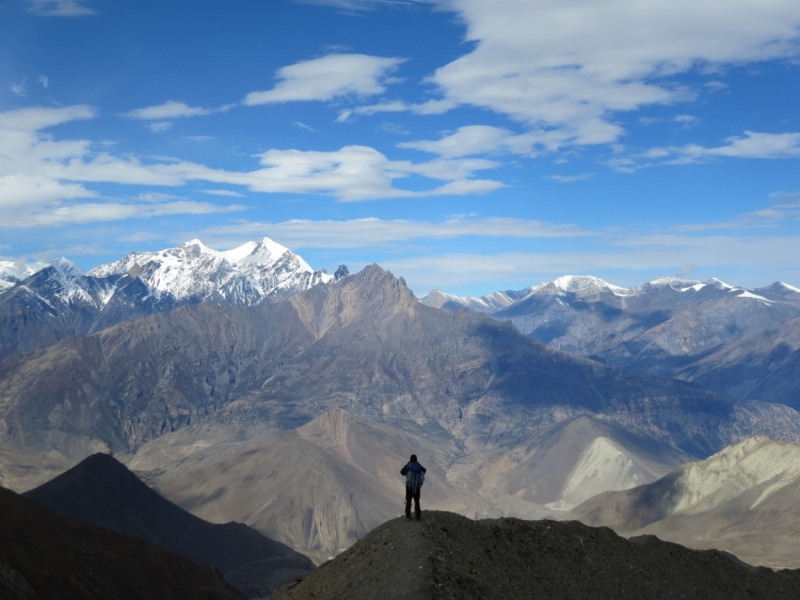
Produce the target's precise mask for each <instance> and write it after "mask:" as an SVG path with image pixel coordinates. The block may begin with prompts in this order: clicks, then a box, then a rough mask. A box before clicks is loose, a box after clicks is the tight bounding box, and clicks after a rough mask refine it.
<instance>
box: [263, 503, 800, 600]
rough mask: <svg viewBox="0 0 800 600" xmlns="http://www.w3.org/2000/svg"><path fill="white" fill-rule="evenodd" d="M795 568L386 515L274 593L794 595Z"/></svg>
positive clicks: (437, 517)
mask: <svg viewBox="0 0 800 600" xmlns="http://www.w3.org/2000/svg"><path fill="white" fill-rule="evenodd" d="M799 596H800V572H798V571H779V572H777V573H776V572H773V571H771V570H769V569H763V568H761V569H758V568H753V567H748V566H746V565H744V564H741V563H740V562H735V561H734V560H732V559H730V558H729V557H727V556H725V555H723V554H722V553H720V552H717V551H712V550H706V551H697V550H689V549H687V548H684V547H682V546H679V545H677V544H671V543H668V542H662V541H660V540H658V539H656V538H654V537H653V536H643V537H639V538H634V539H630V540H626V539H623V538H621V537H619V536H617V535H616V534H615V533H614V532H613V531H611V530H610V529H607V528H594V527H587V526H585V525H582V524H581V523H578V522H574V521H573V522H567V523H560V522H555V521H520V520H518V519H497V520H486V521H471V520H469V519H466V518H464V517H460V516H458V515H454V514H451V513H446V512H432V513H428V514H427V515H425V517H424V518H423V520H422V521H421V522H419V523H417V522H406V520H405V519H394V520H392V521H389V522H387V523H385V524H383V525H381V526H380V527H378V528H377V529H375V530H374V531H373V532H372V533H370V534H369V535H368V536H366V537H365V538H364V539H363V540H360V541H359V542H357V543H356V544H354V545H353V547H352V548H350V549H349V550H347V551H346V552H343V553H342V554H341V555H339V556H337V557H336V558H335V559H333V560H332V561H330V562H329V563H327V564H325V565H323V566H321V567H320V568H319V569H318V570H317V571H316V572H315V573H314V574H313V575H310V576H309V577H307V578H305V579H304V580H303V581H302V582H300V583H299V584H297V585H294V586H293V587H291V588H286V589H283V590H280V591H279V592H278V593H277V594H275V596H274V598H275V600H311V599H312V598H313V599H314V600H345V599H348V600H349V599H352V598H358V599H363V600H373V599H374V600H379V599H380V600H405V599H409V600H410V599H414V600H445V599H450V598H459V599H463V600H483V599H484V598H497V599H501V598H505V599H506V600H529V599H531V598H548V599H552V600H584V599H586V598H593V599H595V598H596V599H598V600H606V599H607V600H641V599H642V598H647V599H665V600H666V599H671V598H686V599H692V600H693V599H700V598H704V599H706V598H711V599H715V600H739V599H741V600H745V599H747V600H761V599H763V600H777V599H781V600H789V599H792V600H794V599H795V598H797V597H799Z"/></svg>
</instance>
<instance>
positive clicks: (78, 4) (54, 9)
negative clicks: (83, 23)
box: [28, 0, 96, 17]
mask: <svg viewBox="0 0 800 600" xmlns="http://www.w3.org/2000/svg"><path fill="white" fill-rule="evenodd" d="M29 2H30V3H31V5H32V6H31V7H30V8H29V9H28V10H29V11H30V12H32V13H33V14H35V15H40V16H42V17H80V16H83V15H94V14H96V12H95V11H94V10H92V9H91V8H89V7H87V6H84V3H83V1H82V0H29Z"/></svg>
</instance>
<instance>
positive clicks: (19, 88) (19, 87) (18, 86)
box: [10, 81, 28, 98]
mask: <svg viewBox="0 0 800 600" xmlns="http://www.w3.org/2000/svg"><path fill="white" fill-rule="evenodd" d="M10 89H11V92H12V93H14V94H16V95H17V96H20V97H21V98H26V97H27V96H28V90H26V89H25V82H24V81H23V82H22V83H13V84H11V88H10Z"/></svg>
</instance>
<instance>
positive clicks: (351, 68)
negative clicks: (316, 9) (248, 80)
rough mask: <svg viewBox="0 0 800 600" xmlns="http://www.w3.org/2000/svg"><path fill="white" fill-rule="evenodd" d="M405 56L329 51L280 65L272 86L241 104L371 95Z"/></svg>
mask: <svg viewBox="0 0 800 600" xmlns="http://www.w3.org/2000/svg"><path fill="white" fill-rule="evenodd" d="M403 61H404V59H401V58H383V57H379V56H367V55H366V54H329V55H327V56H323V57H322V58H315V59H312V60H307V61H303V62H299V63H295V64H293V65H289V66H286V67H283V68H281V69H279V70H278V72H277V73H276V78H277V79H279V82H278V83H277V84H276V85H275V87H274V88H272V89H271V90H267V91H262V92H250V93H249V94H247V96H245V99H244V103H245V104H247V105H249V106H254V105H257V104H274V103H278V102H291V101H298V100H306V101H309V100H317V101H324V100H331V99H332V98H336V97H340V96H350V95H355V96H362V97H363V96H374V95H376V94H382V93H383V92H385V91H386V84H387V83H390V81H391V80H390V78H389V73H391V72H392V71H393V70H394V69H396V68H397V66H398V65H399V64H401V63H402V62H403Z"/></svg>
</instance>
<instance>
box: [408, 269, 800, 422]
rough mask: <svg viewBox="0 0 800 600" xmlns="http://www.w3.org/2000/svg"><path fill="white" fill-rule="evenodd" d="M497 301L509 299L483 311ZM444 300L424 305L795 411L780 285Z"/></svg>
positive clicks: (559, 284) (606, 289)
mask: <svg viewBox="0 0 800 600" xmlns="http://www.w3.org/2000/svg"><path fill="white" fill-rule="evenodd" d="M498 294H500V295H502V296H503V297H504V298H510V299H511V298H515V300H514V301H513V302H512V303H510V304H507V303H506V304H505V305H502V306H501V305H497V306H498V308H497V309H496V310H486V309H484V307H485V306H488V305H489V304H491V302H490V299H491V298H494V297H497V295H498ZM519 296H522V297H521V298H520V297H519ZM443 297H444V296H443V293H441V292H438V291H434V292H432V293H431V294H429V295H428V296H427V297H426V298H424V299H423V300H422V302H423V303H425V304H429V305H433V306H440V307H441V308H443V309H446V310H455V309H467V310H471V311H478V312H483V313H486V314H490V315H491V316H492V317H493V318H496V319H498V320H510V321H511V322H512V323H514V325H515V326H516V327H517V329H519V331H520V332H522V333H524V334H525V335H528V336H529V337H532V338H533V339H537V340H539V341H541V342H543V343H545V344H547V345H548V347H550V348H553V349H558V350H564V351H568V352H573V353H577V354H581V355H584V356H587V357H591V358H592V359H593V360H597V361H601V362H604V363H606V364H609V365H614V366H617V367H620V368H623V369H625V370H628V371H631V372H634V373H641V374H647V375H655V376H658V377H668V378H674V379H682V380H685V381H692V382H695V383H697V384H699V385H701V386H703V387H705V388H707V389H710V390H712V391H714V392H716V393H718V394H720V395H721V396H724V397H726V398H729V399H731V400H763V401H767V402H779V403H783V404H786V405H788V406H791V407H793V408H796V409H797V408H800V380H798V378H797V377H796V376H794V375H793V374H794V373H796V372H797V369H798V367H800V290H798V289H797V288H795V287H793V286H790V285H788V284H785V283H782V282H776V283H774V284H772V285H769V286H766V287H763V288H757V289H747V288H742V287H736V286H731V285H728V284H726V283H723V282H721V281H719V280H716V279H712V280H710V281H706V282H700V281H694V280H685V279H678V278H662V279H657V280H655V281H652V282H650V283H646V284H644V285H642V286H639V287H632V288H629V289H625V288H620V287H617V286H614V285H611V284H609V283H607V282H605V281H603V280H602V279H599V278H597V277H588V276H580V277H573V276H567V277H561V278H559V279H556V280H555V281H553V282H550V283H541V284H538V285H536V286H533V287H532V288H527V289H525V290H521V291H519V292H498V293H496V294H490V295H488V296H484V297H483V298H469V297H467V298H459V297H457V296H452V295H449V296H447V297H448V300H447V302H445V303H442V298H443ZM481 303H482V304H481Z"/></svg>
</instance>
